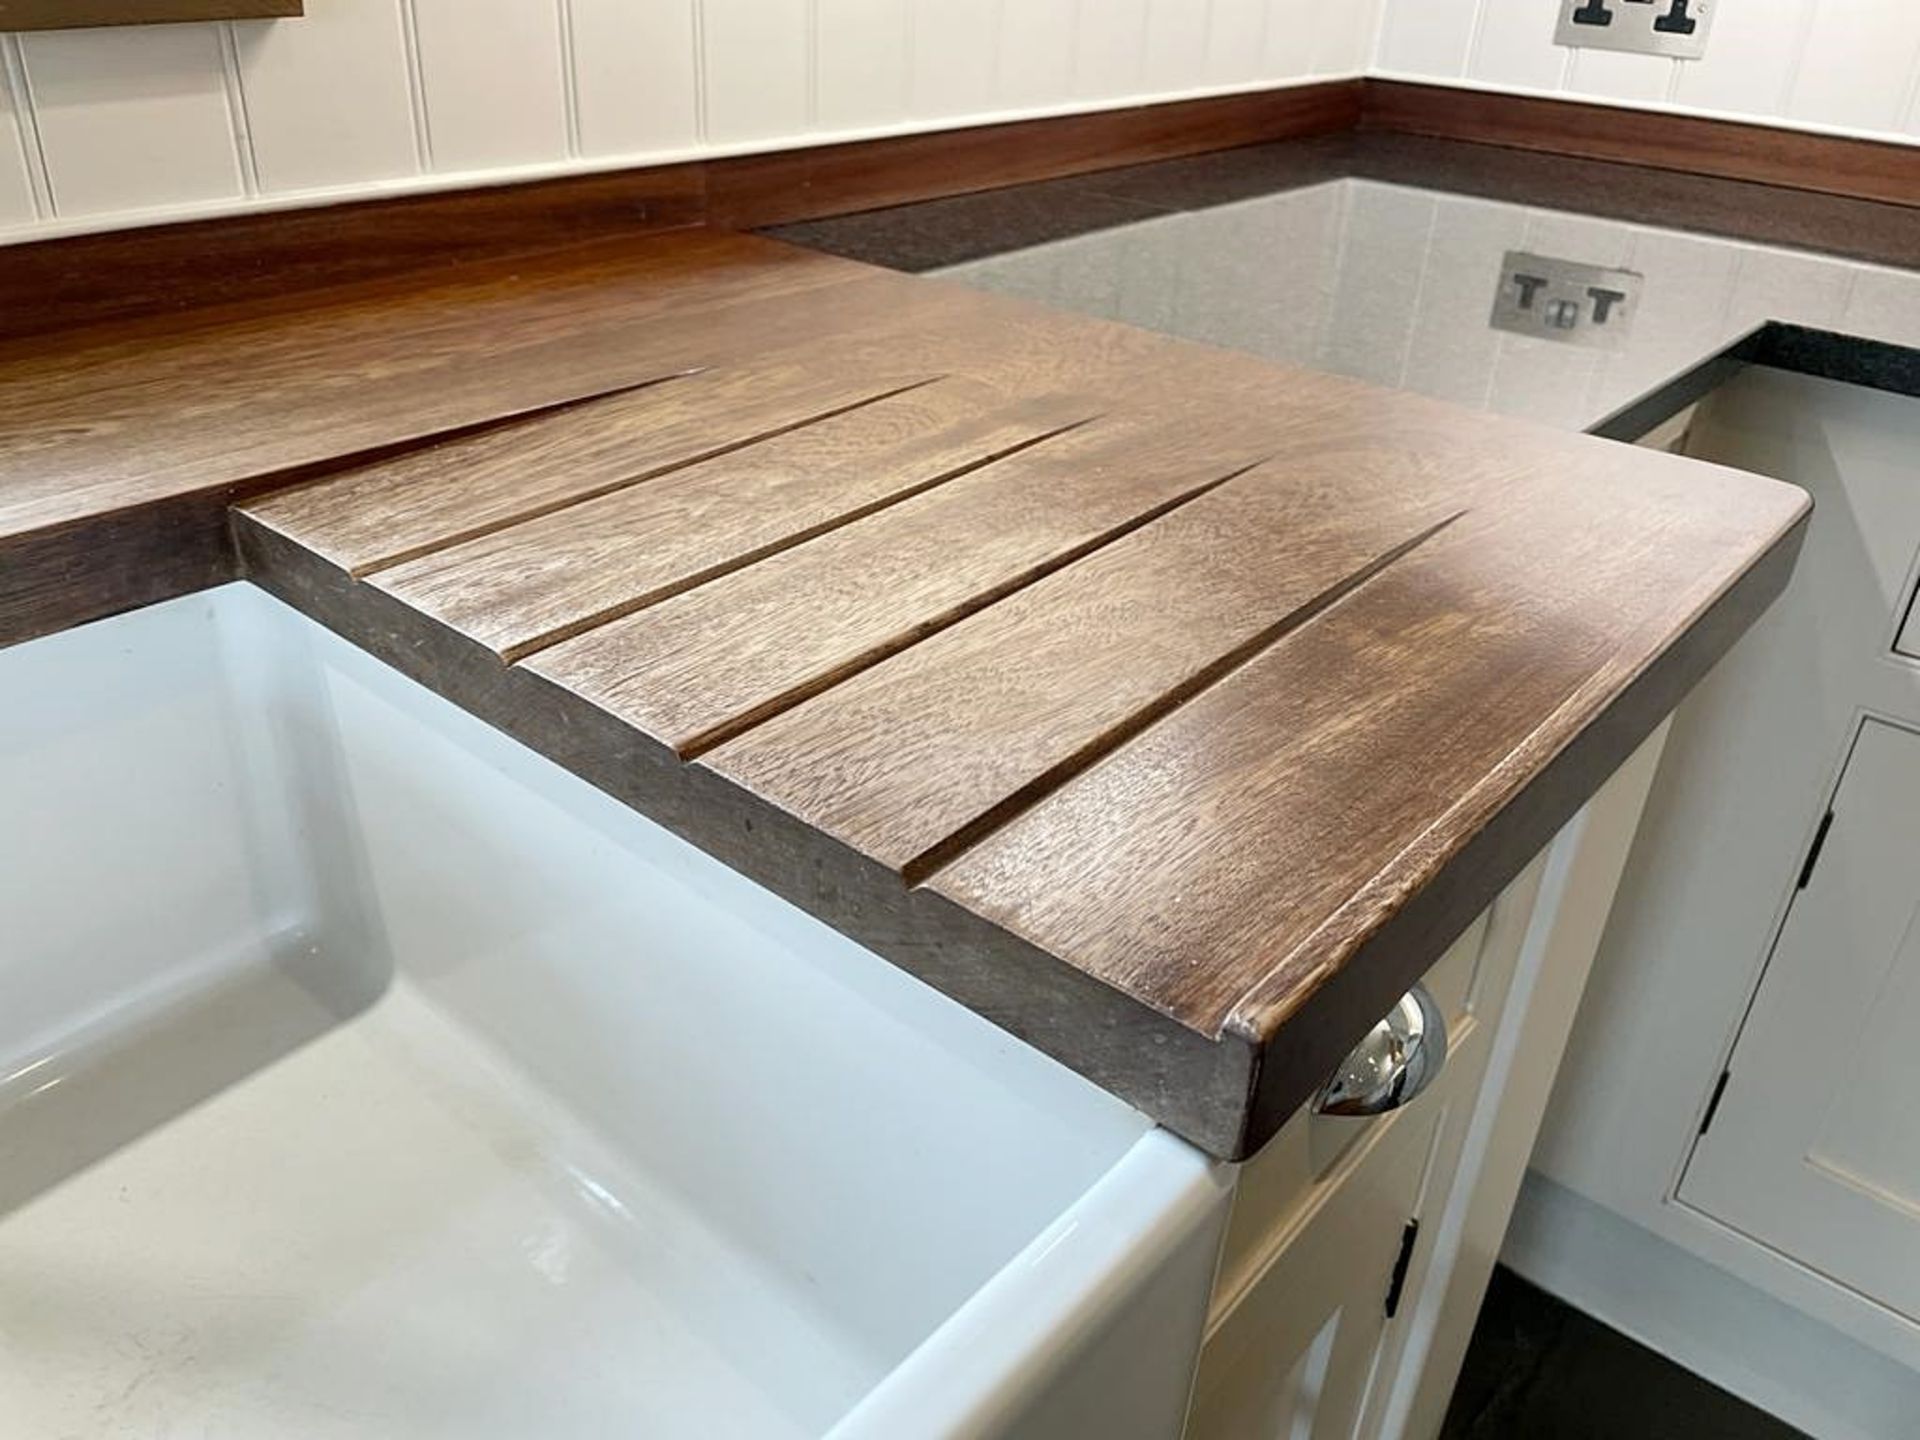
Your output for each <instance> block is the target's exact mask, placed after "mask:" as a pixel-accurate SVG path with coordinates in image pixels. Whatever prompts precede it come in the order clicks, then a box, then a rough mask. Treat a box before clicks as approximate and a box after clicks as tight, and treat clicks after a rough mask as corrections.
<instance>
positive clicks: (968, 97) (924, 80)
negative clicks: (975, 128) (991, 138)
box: [709, 0, 1029, 120]
mask: <svg viewBox="0 0 1920 1440" xmlns="http://www.w3.org/2000/svg"><path fill="white" fill-rule="evenodd" d="M709 3H711V0H709ZM910 3H911V4H912V6H913V11H912V24H913V61H912V64H913V70H912V76H913V80H912V84H913V101H914V104H913V113H914V114H915V115H917V116H920V117H923V118H925V119H929V120H936V119H944V118H946V117H949V116H957V115H967V114H976V115H977V114H983V113H985V114H990V113H992V112H993V111H995V110H998V109H999V108H1001V107H1000V104H999V93H998V92H999V86H998V69H999V67H998V63H997V53H998V51H999V48H1000V44H1001V35H1002V30H1001V17H1002V14H1003V12H1004V11H1006V10H1007V9H1010V8H1013V7H1014V6H1019V5H1024V4H1026V3H1029V0H910Z"/></svg>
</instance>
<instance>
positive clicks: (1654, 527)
mask: <svg viewBox="0 0 1920 1440" xmlns="http://www.w3.org/2000/svg"><path fill="white" fill-rule="evenodd" d="M1596 443H1597V442H1596ZM1636 468H1637V467H1636ZM1686 468H1687V470H1688V471H1695V470H1697V471H1699V472H1701V473H1675V474H1671V475H1661V474H1660V473H1658V472H1656V471H1653V470H1647V471H1644V472H1642V473H1641V474H1640V475H1639V476H1637V477H1636V480H1637V482H1638V483H1636V484H1633V485H1631V486H1626V485H1622V484H1621V483H1620V478H1619V467H1617V466H1615V465H1614V464H1612V463H1611V457H1610V456H1609V455H1607V454H1606V453H1605V452H1598V453H1595V452H1587V453H1584V454H1583V453H1582V452H1580V451H1569V452H1568V453H1566V454H1563V455H1562V456H1561V457H1559V460H1558V464H1557V467H1556V473H1555V474H1552V475H1546V474H1541V475H1537V476H1534V477H1532V478H1531V479H1530V481H1529V483H1527V484H1526V485H1525V486H1523V487H1521V488H1519V489H1517V490H1515V489H1509V490H1508V491H1507V494H1506V497H1505V499H1504V500H1503V502H1502V503H1500V504H1499V505H1497V506H1495V505H1493V504H1490V503H1482V504H1480V505H1478V506H1476V507H1475V508H1473V509H1472V510H1470V511H1469V512H1468V513H1467V514H1466V515H1464V516H1463V517H1462V518H1461V520H1460V521H1459V522H1458V523H1457V524H1455V525H1452V526H1450V527H1448V528H1447V529H1446V530H1445V531H1443V532H1441V533H1440V534H1438V535H1436V536H1434V537H1433V539H1432V540H1431V541H1430V542H1429V543H1428V544H1426V545H1424V546H1422V547H1420V548H1419V549H1418V550H1416V551H1414V552H1413V553H1411V554H1409V555H1408V556H1407V557H1406V558H1405V559H1404V560H1403V561H1401V563H1399V564H1397V565H1394V566H1391V567H1388V568H1387V569H1386V570H1384V571H1383V572H1382V573H1381V574H1380V575H1379V576H1378V577H1377V578H1376V579H1375V580H1374V581H1373V582H1372V583H1371V584H1369V585H1366V586H1363V587H1361V588H1359V589H1358V590H1356V591H1355V592H1353V594H1351V595H1350V596H1349V597H1348V598H1347V599H1346V600H1345V601H1344V602H1343V603H1342V604H1340V605H1338V606H1336V607H1334V608H1333V609H1331V610H1329V611H1328V612H1326V613H1325V614H1324V615H1323V616H1321V617H1320V618H1319V619H1318V620H1317V621H1316V622H1315V623H1313V624H1311V625H1307V626H1304V627H1301V628H1300V629H1299V630H1297V631H1295V632H1292V633H1290V634H1289V635H1287V636H1286V637H1284V638H1283V639H1282V640H1281V642H1280V643H1278V644H1276V645H1274V646H1272V647H1271V648H1269V649H1268V650H1266V651H1264V652H1262V653H1261V654H1260V655H1259V656H1257V657H1256V658H1255V659H1254V660H1253V661H1252V662H1251V663H1249V664H1248V665H1246V666H1245V667H1243V668H1242V669H1240V670H1237V671H1236V672H1234V674H1232V675H1231V676H1229V677H1228V678H1227V679H1226V680H1225V681H1223V683H1221V684H1220V685H1219V686H1217V687H1215V688H1213V689H1211V690H1209V691H1207V692H1205V693H1203V694H1201V695H1199V696H1197V697H1195V699H1194V700H1193V701H1192V702H1190V703H1189V704H1188V705H1186V706H1184V707H1182V708H1181V709H1180V710H1179V711H1177V712H1175V713H1174V714H1173V715H1171V716H1169V717H1168V718H1167V720H1165V721H1164V722H1163V723H1161V724H1160V725H1158V726H1156V727H1155V728H1154V729H1153V730H1152V731H1150V732H1148V733H1147V734H1146V735H1144V736H1142V737H1140V739H1139V740H1137V741H1135V742H1134V743H1132V744H1130V745H1128V746H1126V747H1123V748H1122V749H1121V750H1120V751H1118V752H1116V754H1115V755H1114V756H1113V757H1112V758H1111V759H1110V760H1109V761H1107V762H1106V763H1104V764H1102V765H1100V766H1097V767H1095V768H1094V769H1093V770H1092V771H1090V772H1088V773H1086V774H1085V775H1083V776H1081V777H1079V778H1077V779H1076V780H1074V781H1072V782H1071V783H1069V784H1067V785H1066V786H1064V787H1062V788H1061V789H1060V790H1059V791H1058V792H1057V793H1056V794H1054V795H1052V796H1050V797H1049V798H1048V799H1047V800H1046V801H1045V802H1043V803H1042V804H1040V805H1038V806H1036V807H1034V808H1033V809H1032V810H1030V811H1028V812H1027V813H1025V814H1023V815H1022V816H1020V817H1019V818H1018V819H1016V820H1015V821H1013V822H1012V823H1011V824H1009V825H1007V826H1006V827H1005V828H1004V829H1003V830H1001V831H1000V832H999V833H997V834H996V835H994V836H993V837H992V838H991V839H990V840H986V841H983V842H982V843H981V844H980V845H978V846H976V847H975V848H974V849H973V850H971V851H970V852H968V853H967V854H966V855H964V856H962V857H960V858H959V859H957V860H956V861H955V862H954V863H953V864H952V865H951V866H950V867H948V868H947V869H945V870H943V871H942V872H941V873H940V874H939V875H937V876H936V877H935V878H934V880H933V881H932V882H931V883H932V884H933V885H934V886H935V887H936V888H937V889H939V890H940V891H941V893H943V894H946V895H948V896H949V897H950V898H953V899H955V900H956V901H957V902H959V903H961V904H963V905H966V906H967V907H968V908H972V909H976V910H983V911H984V912H985V913H988V914H990V915H992V916H993V917H994V918H996V919H997V920H999V921H1000V922H1001V923H1002V924H1005V925H1007V926H1008V927H1009V928H1010V929H1012V930H1014V931H1015V932H1016V933H1017V934H1020V935H1021V936H1023V937H1024V938H1027V939H1029V940H1031V941H1033V942H1034V943H1035V944H1037V945H1040V946H1042V947H1047V946H1049V945H1050V944H1051V943H1053V942H1056V941H1063V940H1065V939H1066V937H1068V936H1071V937H1072V943H1073V944H1074V945H1075V947H1076V953H1077V954H1080V955H1081V956H1082V957H1083V958H1084V959H1085V960H1086V962H1087V963H1088V964H1089V965H1090V967H1091V968H1092V969H1093V970H1094V972H1095V973H1097V974H1099V975H1101V976H1103V977H1104V978H1107V979H1109V980H1111V981H1113V982H1114V983H1117V984H1120V985H1123V986H1134V985H1139V984H1143V983H1144V984H1147V985H1149V986H1150V987H1151V988H1152V989H1153V990H1154V992H1155V994H1156V995H1157V996H1159V997H1160V998H1161V999H1162V1001H1163V1002H1164V1003H1166V1004H1167V1005H1169V1006H1170V1008H1172V1009H1173V1010H1174V1011H1175V1013H1178V1014H1181V1015H1183V1016H1186V1017H1188V1018H1189V1019H1191V1020H1192V1021H1193V1022H1194V1023H1195V1024H1196V1025H1198V1026H1200V1027H1201V1028H1202V1029H1204V1030H1207V1031H1208V1032H1210V1033H1216V1034H1217V1033H1221V1032H1224V1031H1225V1030H1227V1029H1228V1028H1230V1027H1232V1028H1235V1029H1238V1030H1241V1031H1243V1032H1244V1033H1247V1034H1271V1033H1273V1032H1274V1030H1275V1029H1277V1028H1278V1027H1279V1026H1280V1025H1281V1024H1282V1023H1283V1022H1284V1020H1285V1019H1286V1018H1287V1016H1288V1015H1289V1014H1290V1013H1291V1009H1292V1007H1296V1006H1298V1005H1299V1004H1300V1003H1301V1002H1302V1001H1303V999H1304V997H1305V996H1306V995H1307V994H1309V993H1310V992H1311V991H1312V989H1313V988H1314V987H1315V986H1316V985H1317V984H1318V983H1319V982H1320V981H1321V980H1322V979H1324V977H1325V975H1326V974H1327V973H1329V972H1330V971H1332V970H1334V969H1337V968H1339V966H1340V964H1341V963H1343V958H1342V957H1344V956H1345V955H1346V954H1348V953H1350V950H1351V948H1352V947H1353V946H1354V945H1355V944H1356V943H1357V942H1358V941H1359V940H1360V939H1361V938H1363V937H1364V936H1365V935H1366V934H1367V933H1368V932H1369V931H1370V930H1371V929H1372V928H1374V927H1376V926H1377V925H1378V924H1380V923H1381V922H1382V921H1383V920H1384V918H1385V917H1386V916H1387V915H1389V914H1391V913H1392V911H1393V909H1395V908H1396V907H1397V906H1398V905H1399V904H1401V903H1404V901H1405V899H1406V898H1407V896H1408V895H1409V894H1411V893H1412V892H1413V891H1415V890H1417V889H1418V888H1420V887H1421V885H1423V884H1424V883H1425V882H1426V881H1427V880H1428V879H1431V877H1432V874H1433V872H1435V871H1437V870H1438V869H1440V868H1441V867H1442V866H1443V865H1444V864H1445V862H1446V859H1447V858H1448V855H1449V850H1450V847H1453V846H1457V845H1458V844H1459V843H1461V842H1462V841H1463V840H1464V839H1465V837H1467V836H1469V835H1471V834H1473V833H1474V832H1475V831H1476V830H1477V829H1478V828H1480V826H1481V825H1483V824H1484V823H1485V821H1486V818H1487V815H1488V813H1490V811H1491V810H1493V809H1497V808H1498V807H1499V806H1500V805H1502V804H1504V803H1506V802H1507V801H1508V800H1510V799H1511V798H1512V795H1513V790H1512V788H1511V787H1513V785H1514V783H1515V781H1517V780H1519V779H1520V777H1522V776H1525V775H1527V774H1529V773H1531V772H1532V771H1534V770H1535V769H1536V768H1537V767H1538V765H1540V764H1541V763H1543V762H1544V760H1545V759H1547V758H1549V757H1550V756H1551V754H1552V753H1553V751H1554V750H1555V749H1556V748H1557V747H1558V746H1560V745H1562V744H1564V743H1565V742H1566V741H1567V739H1568V738H1569V737H1570V736H1572V735H1573V734H1575V733H1577V731H1578V729H1579V728H1580V727H1581V726H1582V725H1583V724H1584V723H1585V722H1586V721H1587V720H1588V719H1590V718H1591V716H1592V713H1593V708H1594V702H1595V701H1596V700H1598V699H1599V698H1600V697H1603V696H1610V695H1611V694H1613V693H1615V692H1616V690H1617V689H1618V687H1620V686H1621V685H1623V684H1624V683H1625V681H1626V680H1627V679H1628V678H1630V677H1631V675H1632V674H1633V673H1635V671H1637V670H1638V669H1639V668H1640V667H1642V666H1644V665H1645V664H1647V663H1648V662H1649V661H1650V660H1651V658H1652V657H1653V656H1654V655H1656V654H1657V653H1658V651H1659V648H1660V647H1659V643H1658V641H1657V640H1655V638H1654V637H1655V635H1656V634H1662V633H1664V634H1671V633H1672V632H1673V630H1674V629H1675V628H1684V627H1685V626H1686V625H1688V624H1690V623H1692V621H1693V620H1694V619H1696V618H1697V617H1698V616H1699V615H1700V614H1702V613H1704V611H1705V610H1706V609H1707V607H1708V606H1709V605H1710V603H1711V602H1712V601H1713V599H1714V598H1716V596H1717V595H1718V593H1719V592H1720V590H1721V589H1723V588H1724V586H1725V585H1726V584H1727V583H1728V577H1729V575H1730V574H1731V573H1737V571H1738V569H1739V568H1740V564H1741V562H1740V561H1738V560H1737V559H1735V558H1734V557H1736V556H1738V555H1740V554H1743V553H1747V547H1748V546H1749V545H1750V544H1751V541H1752V535H1751V532H1749V531H1747V530H1746V528H1745V523H1744V521H1742V520H1738V519H1733V516H1734V515H1735V514H1737V513H1738V512H1740V511H1742V510H1744V505H1745V501H1743V500H1738V499H1736V498H1735V497H1737V496H1742V495H1743V494H1745V495H1746V496H1747V497H1748V499H1751V498H1755V495H1756V492H1753V491H1752V490H1751V487H1753V486H1755V485H1767V483H1768V482H1763V481H1759V480H1757V479H1756V478H1755V477H1752V476H1746V475H1741V474H1739V473H1737V472H1732V471H1727V470H1721V469H1717V468H1714V467H1704V466H1689V467H1686ZM1770 488H1772V489H1773V490H1775V491H1776V492H1777V494H1778V497H1779V498H1778V500H1777V501H1776V502H1775V503H1776V504H1777V505H1778V506H1779V508H1778V509H1776V510H1775V511H1774V513H1773V517H1772V523H1773V524H1775V525H1777V526H1779V527H1780V530H1781V531H1782V532H1784V531H1785V530H1786V529H1787V528H1789V527H1790V526H1791V525H1792V524H1793V523H1794V521H1795V520H1796V519H1797V517H1798V515H1799V514H1800V513H1801V507H1800V504H1799V503H1798V501H1799V497H1797V496H1793V495H1792V492H1791V491H1790V490H1789V489H1788V488H1787V487H1778V486H1774V487H1770ZM1596 492H1597V493H1599V494H1604V495H1605V496H1606V497H1607V507H1606V510H1607V516H1606V520H1605V522H1604V523H1596V518H1595V516H1594V515H1593V514H1591V513H1583V512H1585V511H1586V507H1587V505H1588V504H1591V503H1592V501H1591V500H1590V499H1589V500H1586V501H1584V502H1583V501H1582V498H1581V497H1582V495H1583V494H1584V495H1588V496H1591V495H1593V494H1595V493H1596ZM1716 500H1718V501H1720V502H1722V503H1723V504H1726V505H1728V506H1730V507H1732V508H1731V509H1729V510H1725V511H1719V510H1716V509H1715V502H1716ZM1628 575H1631V576H1632V577H1633V578H1632V579H1631V580H1628V579H1626V577H1627V576H1628ZM1629 592H1631V593H1629ZM1467 777H1472V779H1471V781H1468V778H1467ZM1463 782H1465V783H1463ZM1196 815H1204V816H1205V817H1206V824H1205V825H1196V824H1195V823H1194V816H1196ZM1116 818H1123V819H1124V823H1123V824H1119V825H1116V823H1115V821H1116ZM1096 835H1097V836H1098V843H1097V845H1096V844H1092V843H1089V842H1090V841H1091V840H1092V839H1093V837H1095V836H1096ZM1223 835H1231V836H1233V837H1234V843H1233V844H1232V845H1231V846H1227V847H1223V846H1221V845H1220V843H1219V841H1220V837H1221V836H1223ZM1389 836H1391V837H1393V838H1392V840H1391V841H1390V842H1388V843H1386V844H1383V843H1382V842H1383V840H1384V839H1385V838H1386V837H1389ZM1363 871H1364V872H1365V874H1364V876H1363V875H1362V874H1361V872H1363ZM1195 954H1206V955H1210V956H1227V955H1231V956H1234V957H1236V963H1235V965H1234V966H1233V967H1231V968H1232V969H1235V970H1238V971H1239V973H1238V974H1233V975H1231V977H1229V975H1228V967H1224V966H1205V967H1196V966H1193V965H1192V964H1191V963H1190V957H1191V956H1193V955H1195Z"/></svg>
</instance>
